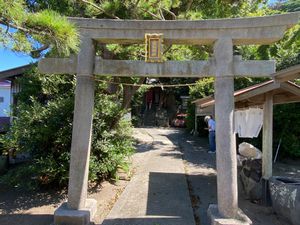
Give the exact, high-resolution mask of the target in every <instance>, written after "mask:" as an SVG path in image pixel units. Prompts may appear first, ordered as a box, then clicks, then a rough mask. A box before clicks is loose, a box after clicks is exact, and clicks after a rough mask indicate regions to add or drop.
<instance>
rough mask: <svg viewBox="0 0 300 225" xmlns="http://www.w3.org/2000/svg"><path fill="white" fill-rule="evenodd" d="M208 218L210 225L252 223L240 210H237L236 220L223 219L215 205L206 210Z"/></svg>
mask: <svg viewBox="0 0 300 225" xmlns="http://www.w3.org/2000/svg"><path fill="white" fill-rule="evenodd" d="M207 214H208V218H209V219H210V224H211V225H251V224H252V221H251V220H250V219H249V218H248V217H247V216H246V215H245V214H244V212H243V211H242V210H240V209H239V210H238V215H237V218H224V217H222V216H221V215H220V214H219V210H218V206H217V205H209V207H208V210H207Z"/></svg>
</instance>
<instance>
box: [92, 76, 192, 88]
mask: <svg viewBox="0 0 300 225" xmlns="http://www.w3.org/2000/svg"><path fill="white" fill-rule="evenodd" d="M95 81H97V82H102V83H110V84H117V85H124V86H132V87H162V88H167V87H187V86H194V85H196V83H190V84H130V83H122V82H114V81H107V80H101V79H97V78H95Z"/></svg>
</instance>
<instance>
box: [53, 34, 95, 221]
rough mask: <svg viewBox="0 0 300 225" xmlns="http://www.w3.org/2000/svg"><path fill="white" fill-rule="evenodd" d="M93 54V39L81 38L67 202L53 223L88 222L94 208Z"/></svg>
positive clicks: (55, 216) (61, 207)
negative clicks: (90, 193)
mask: <svg viewBox="0 0 300 225" xmlns="http://www.w3.org/2000/svg"><path fill="white" fill-rule="evenodd" d="M94 57H95V46H94V43H93V40H92V39H90V38H82V39H81V46H80V53H79V55H78V59H77V60H78V64H77V65H78V66H77V75H76V91H75V107H74V118H73V131H72V144H71V161H70V177H69V190H68V202H67V203H64V204H62V205H61V206H60V207H59V208H58V209H57V210H56V211H55V213H54V224H55V225H65V224H68V225H87V224H89V223H90V220H91V218H93V216H94V214H95V213H96V210H97V202H96V200H94V199H88V198H87V188H88V171H89V159H90V149H91V137H92V120H93V109H94V91H95V85H94V79H93V71H94V62H95V59H94Z"/></svg>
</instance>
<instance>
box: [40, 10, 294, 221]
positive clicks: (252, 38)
mask: <svg viewBox="0 0 300 225" xmlns="http://www.w3.org/2000/svg"><path fill="white" fill-rule="evenodd" d="M299 18H300V13H291V14H285V15H275V16H268V17H253V18H240V19H219V20H201V21H136V20H99V19H84V18H70V21H71V22H74V23H75V24H76V25H77V27H78V28H79V31H80V37H81V46H80V52H79V54H78V56H77V58H68V59H63V58H46V59H43V60H41V61H40V63H39V69H40V71H41V72H42V73H58V74H59V73H71V74H75V73H76V74H77V76H76V79H77V83H76V91H75V109H74V119H73V133H72V145H71V162H70V178H69V190H68V203H64V204H63V205H62V206H61V207H60V208H59V209H57V210H56V212H55V215H54V220H55V224H88V223H89V222H90V219H91V218H92V217H93V214H94V213H95V211H96V202H95V200H92V199H87V182H88V168H89V157H90V146H91V134H92V114H93V106H94V79H93V77H94V75H101V74H105V75H112V76H146V77H207V76H215V100H216V108H215V115H216V144H217V154H216V157H217V171H218V173H217V190H218V191H217V192H218V193H217V195H218V204H217V205H211V206H210V207H209V210H208V211H209V215H210V217H211V221H212V222H211V224H250V223H251V221H250V220H249V219H248V218H247V217H246V216H245V215H242V212H241V211H240V210H239V209H238V191H237V165H236V146H235V135H234V131H233V112H234V98H233V93H234V76H253V77H259V76H269V75H270V74H272V73H274V71H275V62H273V61H242V60H241V59H240V58H239V57H235V56H234V55H233V46H234V45H249V44H270V43H273V42H275V41H277V40H280V39H281V38H282V37H283V35H284V32H285V31H286V30H287V29H288V28H290V27H291V26H293V25H295V24H296V23H297V22H298V20H299ZM146 33H162V34H163V36H164V43H165V44H194V45H213V46H214V54H213V57H212V58H211V59H209V60H208V61H166V62H162V63H147V62H144V61H128V60H124V61H123V60H103V59H101V58H98V57H95V44H96V43H97V42H98V43H104V44H109V43H118V44H131V43H132V44H133V43H135V44H136V43H138V44H141V43H144V37H145V34H146Z"/></svg>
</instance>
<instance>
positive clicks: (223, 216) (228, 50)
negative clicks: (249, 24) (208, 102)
mask: <svg viewBox="0 0 300 225" xmlns="http://www.w3.org/2000/svg"><path fill="white" fill-rule="evenodd" d="M233 62H234V60H233V43H232V39H231V38H230V37H224V38H221V39H218V40H217V41H216V42H215V44H214V63H215V66H216V74H215V75H216V78H215V117H216V118H215V119H216V161H217V192H218V205H210V206H209V209H208V215H209V217H210V220H211V224H212V225H239V224H245V225H248V224H252V222H251V220H250V219H249V218H248V217H247V216H246V215H245V214H244V213H243V212H242V211H241V210H239V208H238V190H237V161H236V143H235V133H234V128H233V116H234V76H233V74H234V72H233V68H234V67H233Z"/></svg>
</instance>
